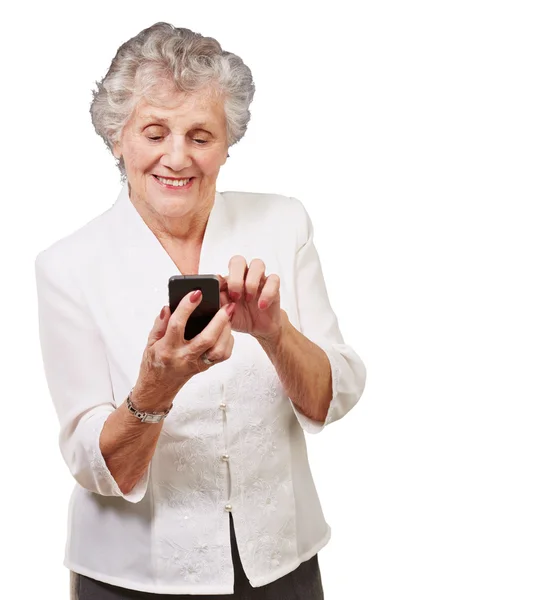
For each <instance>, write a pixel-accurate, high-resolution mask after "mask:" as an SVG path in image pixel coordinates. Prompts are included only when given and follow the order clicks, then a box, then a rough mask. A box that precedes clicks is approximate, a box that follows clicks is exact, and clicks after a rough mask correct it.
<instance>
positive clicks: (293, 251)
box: [35, 183, 366, 594]
mask: <svg viewBox="0 0 534 600" xmlns="http://www.w3.org/2000/svg"><path fill="white" fill-rule="evenodd" d="M235 254H240V255H243V256H244V257H245V258H246V259H247V261H248V262H250V261H251V260H252V259H253V258H261V259H262V260H263V261H264V262H265V265H266V273H267V274H271V273H277V274H278V275H279V276H280V279H281V289H280V294H281V307H282V308H283V309H284V310H285V311H286V312H287V314H288V317H289V320H290V321H291V323H292V324H293V325H294V326H295V327H296V328H297V329H298V330H299V331H301V332H302V333H303V334H304V335H305V336H307V337H308V338H309V339H310V340H311V341H313V342H315V343H316V344H318V345H319V346H320V347H321V348H322V349H323V350H324V351H325V352H326V354H327V356H328V358H329V361H330V364H331V369H332V376H333V397H332V400H331V403H330V409H329V412H328V417H327V419H326V422H325V423H318V422H315V421H312V420H311V419H309V418H307V417H306V416H304V415H303V414H301V413H300V412H299V411H298V410H297V408H296V407H295V406H294V405H293V403H292V401H291V400H290V399H289V398H288V397H287V396H286V394H285V393H284V389H283V387H282V385H281V383H280V380H279V378H278V376H277V373H276V371H275V369H274V367H273V365H272V363H271V361H270V360H269V358H268V357H267V355H266V353H265V352H264V351H263V349H262V348H261V346H260V345H259V344H258V342H257V341H256V340H255V339H254V338H253V337H252V336H250V335H248V334H244V333H237V332H234V333H233V335H234V337H235V344H234V348H233V353H232V356H231V357H230V359H228V360H227V361H225V362H223V363H220V364H217V365H215V366H214V367H212V368H210V369H208V370H207V371H206V372H204V373H201V374H198V375H196V376H194V377H193V378H192V379H191V380H190V381H189V382H188V383H187V384H186V385H185V387H183V388H182V389H181V390H180V392H179V393H178V394H177V395H176V397H175V399H174V408H173V409H172V411H171V412H170V414H169V415H168V417H167V418H166V420H165V422H164V426H163V429H162V433H161V435H160V438H159V440H158V444H157V447H156V451H155V454H154V456H153V458H152V461H151V463H150V465H149V468H148V470H147V471H146V473H145V475H144V476H143V477H142V479H141V480H140V481H139V483H138V484H137V485H136V487H135V488H134V489H133V490H132V491H131V492H130V493H129V494H123V493H122V492H121V490H120V489H119V487H118V485H117V483H116V482H115V480H114V479H113V477H112V475H111V473H110V472H109V470H108V468H107V466H106V463H105V461H104V459H103V457H102V454H101V452H100V447H99V436H100V432H101V430H102V426H103V425H104V422H105V420H106V419H107V417H108V416H109V415H110V414H111V413H112V412H113V411H114V410H115V408H116V407H117V406H119V405H120V404H122V403H123V402H124V400H125V398H126V396H127V395H128V392H129V391H130V389H131V388H132V387H133V386H134V385H135V383H136V381H137V377H138V374H139V367H140V364H141V359H142V355H143V351H144V349H145V347H146V343H147V339H148V334H149V331H150V330H151V328H152V326H153V324H154V320H155V318H156V316H157V315H158V313H159V312H160V310H161V308H162V307H163V306H164V305H165V304H168V288H167V282H168V279H169V277H171V276H172V275H177V274H180V273H179V271H178V269H177V268H176V266H175V264H174V262H173V261H172V259H171V258H170V256H169V255H168V254H167V252H166V250H165V249H164V248H163V246H162V245H161V244H160V242H159V240H158V239H157V237H156V236H155V235H154V234H153V233H152V231H151V230H150V229H149V227H148V226H147V225H146V224H145V222H144V221H143V220H142V218H141V216H140V215H139V213H138V212H137V210H136V208H135V207H134V205H133V204H132V202H131V201H130V198H129V194H128V184H127V183H125V184H124V186H123V188H122V191H121V192H120V194H119V196H118V198H117V200H116V202H115V204H114V205H113V206H112V207H111V208H109V209H108V210H106V211H105V212H104V213H102V214H101V215H99V216H98V217H96V218H95V219H93V220H91V221H90V222H89V223H87V224H86V225H84V226H83V227H82V228H80V229H78V230H77V231H75V232H74V233H71V234H70V235H68V236H66V237H64V238H62V239H60V240H58V241H57V242H55V243H54V244H52V245H51V246H50V247H48V248H46V249H45V250H43V251H41V252H40V253H39V254H38V256H37V257H36V259H35V273H36V281H37V293H38V308H39V333H40V341H41V348H42V355H43V363H44V369H45V374H46V379H47V383H48V388H49V391H50V395H51V397H52V401H53V403H54V406H55V409H56V411H57V415H58V417H59V423H60V435H59V444H60V448H61V452H62V455H63V458H64V459H65V462H66V464H67V466H68V468H69V469H70V471H71V473H72V475H73V476H74V478H75V479H76V482H77V483H76V485H75V488H74V490H73V493H72V497H71V501H70V505H69V515H68V539H67V544H66V551H65V561H64V565H65V566H66V567H67V568H69V569H71V570H72V571H75V572H77V573H81V574H83V575H86V576H89V577H92V578H94V579H98V580H100V581H104V582H107V583H110V584H113V585H118V586H122V587H126V588H130V589H135V590H141V591H146V592H155V593H160V594H230V593H232V592H233V580H234V574H233V568H232V556H231V548H230V534H229V514H228V512H229V511H231V512H232V514H233V517H234V524H235V532H236V539H237V543H238V547H239V552H240V556H241V561H242V563H243V568H244V570H245V573H246V574H247V576H248V578H249V580H250V583H251V585H252V586H253V587H259V586H262V585H266V584H267V583H269V582H271V581H274V580H276V579H278V578H280V577H282V576H283V575H285V574H286V573H289V572H290V571H292V570H294V569H296V568H297V566H298V565H299V564H300V563H301V562H303V561H306V560H308V559H309V558H311V557H312V556H313V555H314V554H316V553H317V552H318V551H319V550H320V549H321V548H323V546H325V544H326V543H327V542H328V540H329V539H330V527H329V525H328V524H327V523H326V521H325V519H324V516H323V512H322V509H321V505H320V502H319V498H318V496H317V492H316V488H315V485H314V482H313V479H312V475H311V472H310V467H309V463H308V457H307V451H306V441H305V436H304V431H306V432H308V433H318V432H320V431H321V430H322V429H323V428H324V426H325V425H326V424H328V423H332V422H334V421H336V420H338V419H340V418H341V417H343V416H344V415H345V414H346V413H347V412H348V411H349V410H350V409H351V408H352V407H353V406H354V405H355V404H356V402H357V401H358V400H359V398H360V396H361V395H362V393H363V390H364V386H365V380H366V369H365V366H364V364H363V363H362V360H361V359H360V357H359V356H358V355H357V354H356V353H355V351H354V350H353V349H352V348H351V347H349V346H348V345H346V344H345V343H344V341H343V337H342V335H341V333H340V331H339V328H338V322H337V318H336V316H335V314H334V312H333V311H332V308H331V306H330V303H329V300H328V296H327V291H326V289H325V283H324V279H323V275H322V271H321V265H320V262H319V257H318V255H317V251H316V249H315V246H314V243H313V228H312V223H311V221H310V218H309V216H308V214H307V212H306V210H305V208H304V206H303V205H302V203H301V202H300V201H299V200H297V199H296V198H290V197H285V196H281V195H275V194H255V193H245V192H223V193H221V192H216V196H215V203H214V206H213V208H212V211H211V213H210V216H209V220H208V224H207V228H206V231H205V235H204V240H203V245H202V251H201V255H200V267H199V273H210V274H217V273H221V274H222V275H225V274H226V273H227V272H228V261H229V259H230V258H231V257H232V256H233V255H235ZM144 426H146V427H150V425H149V424H147V425H144ZM225 454H228V455H229V459H228V460H224V459H222V457H223V455H225Z"/></svg>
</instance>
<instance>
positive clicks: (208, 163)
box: [197, 152, 222, 175]
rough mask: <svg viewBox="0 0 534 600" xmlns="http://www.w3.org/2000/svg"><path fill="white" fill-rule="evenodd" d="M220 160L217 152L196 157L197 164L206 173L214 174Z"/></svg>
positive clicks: (218, 167) (217, 169)
mask: <svg viewBox="0 0 534 600" xmlns="http://www.w3.org/2000/svg"><path fill="white" fill-rule="evenodd" d="M221 162H222V161H221V156H220V154H219V153H218V152H217V153H213V154H207V153H206V154H205V155H203V156H199V157H198V158H197V164H198V165H199V167H200V168H201V170H202V172H203V173H204V174H206V175H211V174H216V173H217V172H218V171H219V169H220V166H221Z"/></svg>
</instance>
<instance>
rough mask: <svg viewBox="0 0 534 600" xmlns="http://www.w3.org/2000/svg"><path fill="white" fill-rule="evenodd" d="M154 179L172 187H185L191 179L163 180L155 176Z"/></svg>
mask: <svg viewBox="0 0 534 600" xmlns="http://www.w3.org/2000/svg"><path fill="white" fill-rule="evenodd" d="M156 179H158V180H159V181H161V182H162V183H166V184H167V185H172V186H174V187H183V186H184V185H187V184H188V183H189V182H190V181H191V177H190V178H189V179H178V180H176V179H163V178H161V177H158V176H157V175H156Z"/></svg>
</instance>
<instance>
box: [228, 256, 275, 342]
mask: <svg viewBox="0 0 534 600" xmlns="http://www.w3.org/2000/svg"><path fill="white" fill-rule="evenodd" d="M228 269H229V274H228V276H227V277H223V276H222V275H218V276H217V277H218V278H219V283H220V300H221V306H224V305H225V304H229V303H230V302H235V310H234V314H233V315H232V329H233V330H234V331H240V332H242V333H250V334H251V335H252V336H254V337H256V338H263V339H271V338H272V339H274V338H276V337H277V336H278V335H279V334H280V332H281V329H282V318H281V314H280V277H279V276H278V275H275V274H272V275H269V276H268V277H266V276H265V263H264V262H263V261H262V260H260V259H258V258H255V259H253V260H252V261H251V262H250V265H247V261H246V259H245V257H243V256H239V255H235V256H233V257H232V258H231V259H230V262H229V263H228Z"/></svg>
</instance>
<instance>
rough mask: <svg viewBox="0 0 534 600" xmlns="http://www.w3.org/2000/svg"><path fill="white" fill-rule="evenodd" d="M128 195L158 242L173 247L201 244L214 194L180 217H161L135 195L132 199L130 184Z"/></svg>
mask: <svg viewBox="0 0 534 600" xmlns="http://www.w3.org/2000/svg"><path fill="white" fill-rule="evenodd" d="M128 195H129V197H130V199H131V202H132V204H134V206H135V208H136V209H137V212H138V213H139V215H140V216H141V218H142V219H143V221H144V222H145V223H146V224H147V226H148V227H149V228H150V229H151V230H152V232H153V233H154V235H155V236H156V237H157V238H158V239H159V240H160V242H164V243H166V244H168V245H173V246H192V245H200V244H201V243H202V240H203V238H204V232H205V230H206V225H207V223H208V219H209V216H210V212H211V209H212V208H213V204H214V202H215V192H214V193H213V198H212V200H211V201H210V202H204V203H202V206H201V208H199V209H198V210H196V211H195V212H193V213H189V214H186V215H182V216H180V217H167V216H165V215H161V214H160V213H158V212H156V211H155V210H153V209H152V207H151V206H150V205H149V204H147V203H146V202H142V201H140V200H139V199H138V198H136V197H135V194H134V196H133V197H132V193H131V186H130V183H128Z"/></svg>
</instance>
